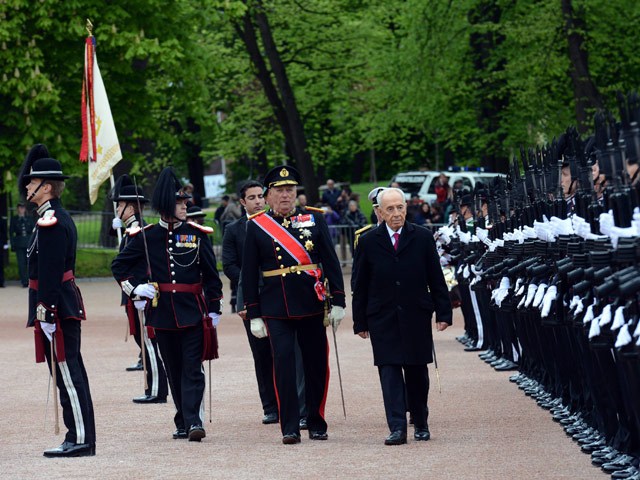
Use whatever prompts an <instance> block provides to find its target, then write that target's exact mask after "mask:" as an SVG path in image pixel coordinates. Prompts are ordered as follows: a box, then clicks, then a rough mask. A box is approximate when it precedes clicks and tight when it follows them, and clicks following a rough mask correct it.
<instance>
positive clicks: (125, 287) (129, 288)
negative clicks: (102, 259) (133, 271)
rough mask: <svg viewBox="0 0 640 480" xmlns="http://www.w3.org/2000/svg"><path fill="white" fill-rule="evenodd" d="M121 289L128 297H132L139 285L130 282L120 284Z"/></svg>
mask: <svg viewBox="0 0 640 480" xmlns="http://www.w3.org/2000/svg"><path fill="white" fill-rule="evenodd" d="M120 287H121V288H122V291H123V292H124V293H125V295H126V296H127V297H130V296H131V294H132V293H133V290H134V289H135V288H136V287H137V285H133V284H132V283H131V282H130V281H129V280H125V281H123V282H120Z"/></svg>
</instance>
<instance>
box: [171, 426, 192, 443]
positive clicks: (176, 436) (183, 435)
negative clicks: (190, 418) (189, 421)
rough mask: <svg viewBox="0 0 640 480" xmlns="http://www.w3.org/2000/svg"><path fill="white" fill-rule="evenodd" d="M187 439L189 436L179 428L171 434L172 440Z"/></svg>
mask: <svg viewBox="0 0 640 480" xmlns="http://www.w3.org/2000/svg"><path fill="white" fill-rule="evenodd" d="M187 438H189V435H188V434H187V431H186V430H185V429H184V428H179V429H177V430H176V431H175V432H173V439H174V440H186V439H187Z"/></svg>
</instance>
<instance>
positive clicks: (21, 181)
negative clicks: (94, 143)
mask: <svg viewBox="0 0 640 480" xmlns="http://www.w3.org/2000/svg"><path fill="white" fill-rule="evenodd" d="M32 178H40V179H42V180H43V183H44V180H65V179H67V178H69V175H64V174H63V173H62V165H61V164H60V162H59V161H58V160H56V159H54V158H51V157H50V155H49V150H47V147H45V146H44V145H42V144H41V143H38V144H36V145H34V146H33V147H31V150H29V153H27V156H26V157H25V159H24V162H22V167H21V168H20V174H19V175H18V191H19V192H20V195H22V196H24V197H26V195H27V189H26V186H27V184H28V183H29V182H30V181H31V179H32ZM27 200H28V199H27Z"/></svg>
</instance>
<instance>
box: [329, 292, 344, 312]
mask: <svg viewBox="0 0 640 480" xmlns="http://www.w3.org/2000/svg"><path fill="white" fill-rule="evenodd" d="M332 295H333V298H332V302H331V303H332V304H333V305H335V306H336V307H342V308H346V306H347V304H346V301H345V298H344V292H334V293H333V294H332Z"/></svg>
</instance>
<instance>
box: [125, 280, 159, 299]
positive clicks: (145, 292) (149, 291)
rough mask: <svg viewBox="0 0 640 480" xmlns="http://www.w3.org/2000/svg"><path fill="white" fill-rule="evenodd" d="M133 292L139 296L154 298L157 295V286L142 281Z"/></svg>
mask: <svg viewBox="0 0 640 480" xmlns="http://www.w3.org/2000/svg"><path fill="white" fill-rule="evenodd" d="M131 293H133V294H134V295H137V296H139V297H146V298H153V297H155V296H156V288H155V287H154V286H153V285H151V284H150V283H141V284H140V285H138V286H137V287H136V288H134V289H133V292H131Z"/></svg>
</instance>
